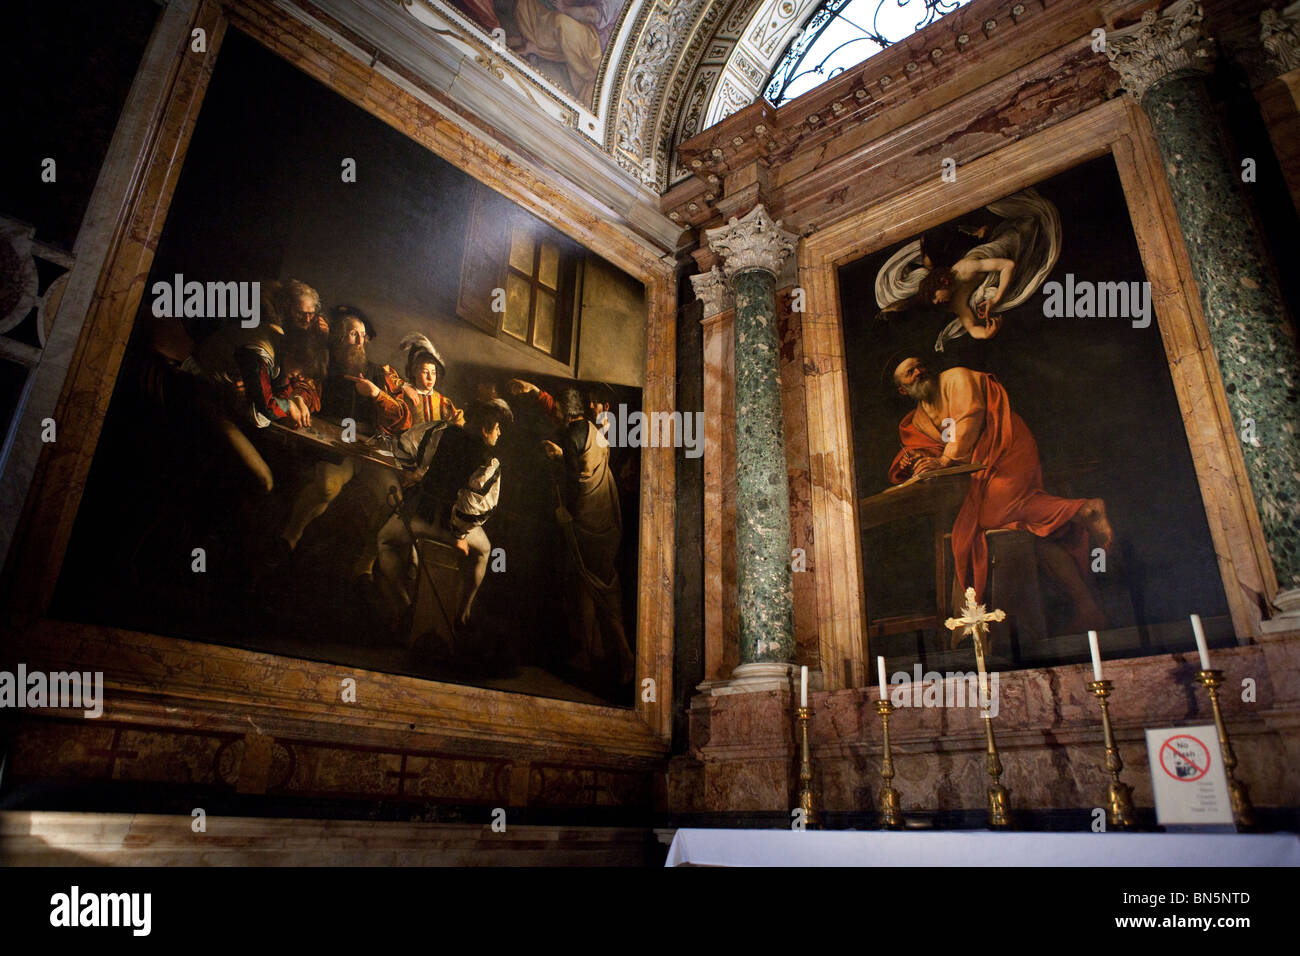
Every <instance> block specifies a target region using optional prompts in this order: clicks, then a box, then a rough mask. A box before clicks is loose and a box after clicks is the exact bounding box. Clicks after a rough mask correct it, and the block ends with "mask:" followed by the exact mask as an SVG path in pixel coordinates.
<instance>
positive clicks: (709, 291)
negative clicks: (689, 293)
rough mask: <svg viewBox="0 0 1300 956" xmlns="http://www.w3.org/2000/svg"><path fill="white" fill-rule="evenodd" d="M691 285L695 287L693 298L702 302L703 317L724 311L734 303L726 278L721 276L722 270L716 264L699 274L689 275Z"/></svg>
mask: <svg viewBox="0 0 1300 956" xmlns="http://www.w3.org/2000/svg"><path fill="white" fill-rule="evenodd" d="M691 287H692V288H694V289H695V298H697V299H699V300H700V301H701V302H703V303H704V317H705V318H706V319H707V318H708V317H709V316H711V315H717V314H718V313H719V312H726V311H727V310H728V309H730V308H732V307H733V305H734V304H735V300H734V299H733V298H732V295H731V289H730V288H728V286H727V280H726V279H725V278H723V275H722V272H721V270H719V269H718V267H717V266H714V267H713V268H712V269H710V270H709V271H708V272H701V273H700V274H699V275H694V276H691Z"/></svg>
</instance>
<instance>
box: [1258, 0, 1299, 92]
mask: <svg viewBox="0 0 1300 956" xmlns="http://www.w3.org/2000/svg"><path fill="white" fill-rule="evenodd" d="M1259 27H1260V29H1259V41H1260V43H1262V44H1263V45H1264V49H1265V50H1266V51H1267V52H1268V62H1269V64H1270V65H1271V66H1272V67H1274V68H1275V69H1276V70H1277V72H1278V73H1279V74H1280V73H1289V72H1291V71H1292V70H1294V69H1297V68H1300V2H1297V3H1293V4H1291V6H1289V7H1287V8H1286V9H1285V10H1282V11H1280V12H1279V11H1277V10H1265V11H1264V12H1263V13H1261V14H1260V15H1259Z"/></svg>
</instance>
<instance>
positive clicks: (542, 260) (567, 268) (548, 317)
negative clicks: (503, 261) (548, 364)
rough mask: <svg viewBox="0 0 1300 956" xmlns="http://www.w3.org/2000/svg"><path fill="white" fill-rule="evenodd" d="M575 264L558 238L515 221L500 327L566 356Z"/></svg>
mask: <svg viewBox="0 0 1300 956" xmlns="http://www.w3.org/2000/svg"><path fill="white" fill-rule="evenodd" d="M575 265H576V263H575V261H574V260H573V258H572V257H571V256H566V255H565V254H564V251H563V250H562V249H561V248H560V245H559V243H557V242H555V241H554V240H552V239H546V238H539V237H538V236H536V235H535V234H534V233H533V232H532V231H530V230H529V229H527V228H526V227H524V226H516V227H515V228H514V230H513V231H512V232H511V234H510V256H509V261H508V262H507V265H506V286H505V290H506V301H505V306H506V308H505V314H504V316H503V318H502V323H501V331H502V332H503V333H504V334H505V335H508V336H510V337H511V338H514V339H517V340H519V341H520V342H524V343H526V344H528V345H531V346H532V347H533V348H535V349H539V350H540V351H542V352H545V353H546V354H547V355H550V356H552V357H553V358H558V359H560V360H561V361H564V360H566V359H567V358H568V352H569V340H570V331H571V329H570V326H571V313H572V310H571V309H570V308H569V306H568V302H567V299H568V295H567V294H566V293H568V292H569V290H570V289H571V281H570V280H571V277H572V275H573V272H574V268H575Z"/></svg>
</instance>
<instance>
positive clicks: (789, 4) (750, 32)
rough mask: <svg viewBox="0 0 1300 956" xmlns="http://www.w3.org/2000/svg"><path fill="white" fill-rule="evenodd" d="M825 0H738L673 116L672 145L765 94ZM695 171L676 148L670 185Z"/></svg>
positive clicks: (699, 64) (708, 46)
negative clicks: (783, 59) (792, 45)
mask: <svg viewBox="0 0 1300 956" xmlns="http://www.w3.org/2000/svg"><path fill="white" fill-rule="evenodd" d="M821 2H822V0H738V2H736V3H734V4H733V5H732V10H731V13H730V15H729V16H728V17H727V18H726V20H725V21H724V22H723V23H722V25H721V27H719V29H718V31H717V33H716V34H715V35H714V36H713V37H712V38H711V39H710V42H709V43H708V45H707V50H706V51H705V53H704V55H703V56H702V58H701V60H700V62H699V63H698V64H696V66H695V69H694V72H693V73H692V75H691V79H690V82H689V83H688V84H687V89H688V90H689V92H688V93H687V94H686V97H685V99H684V101H683V102H682V104H681V108H680V109H679V110H678V111H677V114H676V115H675V116H674V117H673V127H672V130H671V139H672V145H673V146H675V145H676V144H677V143H681V142H684V141H686V140H688V139H690V138H691V137H692V136H695V135H696V134H697V133H700V132H702V131H704V130H706V129H708V128H709V127H710V126H713V125H714V124H715V123H718V122H720V121H722V120H724V119H726V118H727V117H728V116H730V115H731V114H732V113H735V112H736V111H737V110H741V109H744V108H745V107H746V106H748V105H749V104H750V103H753V102H754V101H755V100H756V99H758V98H759V97H760V96H762V95H763V87H764V86H766V85H767V81H768V78H769V77H770V76H771V75H772V71H773V70H774V69H775V68H776V64H777V62H778V61H779V60H780V59H781V56H782V55H783V54H784V53H785V51H786V49H787V48H788V47H789V46H790V43H791V42H792V41H793V40H794V38H795V37H796V36H797V35H798V33H799V31H800V30H802V29H803V27H804V24H805V23H807V22H808V19H809V17H811V16H812V15H813V14H814V13H815V12H816V11H817V8H818V7H820V6H821ZM688 175H690V170H689V169H686V168H684V167H682V166H681V164H680V160H679V159H678V158H677V157H676V155H675V154H674V157H673V164H672V168H671V169H670V170H669V175H668V185H673V184H675V183H677V182H680V181H681V180H682V179H685V178H686V177H687V176H688Z"/></svg>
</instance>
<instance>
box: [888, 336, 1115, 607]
mask: <svg viewBox="0 0 1300 956" xmlns="http://www.w3.org/2000/svg"><path fill="white" fill-rule="evenodd" d="M884 374H885V375H886V376H889V381H890V382H891V387H892V388H893V389H895V390H896V391H897V393H898V394H899V395H904V396H906V397H907V398H910V399H912V400H913V401H914V402H915V403H916V407H915V408H914V409H913V410H912V411H910V412H908V413H907V414H906V415H904V416H903V419H902V421H901V422H900V423H899V426H898V432H899V437H900V438H901V440H902V445H903V448H902V450H901V451H899V452H898V454H897V455H895V456H894V460H893V463H892V464H891V465H890V468H889V480H890V481H891V482H892V483H894V484H899V483H900V482H903V481H906V480H907V479H908V478H911V477H913V476H919V475H924V474H926V473H927V472H930V471H935V470H937V469H940V468H946V467H949V466H951V465H958V464H969V463H978V464H981V465H983V466H984V468H983V469H982V470H981V471H976V472H973V473H972V474H971V476H970V490H969V491H968V492H967V494H966V499H965V500H964V501H963V502H962V506H961V510H960V511H959V512H958V513H957V519H956V521H955V522H954V523H953V528H952V554H953V561H954V567H955V568H956V574H957V579H958V582H959V586H960V587H961V588H962V590H965V589H966V588H969V587H973V588H974V589H975V594H976V598H977V600H981V601H982V600H984V588H985V584H986V583H987V581H988V545H987V543H986V541H985V538H984V532H985V531H991V530H995V529H1001V528H1009V529H1014V530H1019V531H1028V532H1031V533H1032V534H1034V535H1036V536H1037V538H1038V541H1037V544H1038V545H1039V547H1038V548H1037V553H1038V555H1039V558H1040V559H1041V560H1042V562H1043V564H1044V565H1045V566H1046V568H1047V571H1048V573H1049V574H1050V575H1051V576H1052V578H1053V579H1054V580H1056V582H1057V583H1058V584H1060V585H1061V587H1062V589H1063V590H1064V591H1065V592H1066V594H1067V595H1068V596H1069V598H1070V600H1071V603H1072V605H1073V609H1074V612H1073V614H1074V616H1073V619H1072V620H1071V621H1070V624H1069V625H1068V630H1069V632H1070V633H1075V632H1078V631H1086V630H1101V629H1103V628H1105V627H1107V626H1108V625H1107V620H1106V614H1105V612H1104V611H1103V610H1102V608H1101V606H1100V604H1099V603H1098V602H1097V600H1096V598H1095V597H1094V596H1093V593H1092V590H1091V589H1090V588H1089V587H1088V583H1087V582H1088V573H1089V568H1088V557H1089V554H1088V544H1089V538H1091V540H1092V543H1093V544H1094V545H1095V546H1097V547H1101V548H1105V549H1109V548H1110V547H1111V545H1112V543H1113V538H1114V534H1113V531H1112V529H1111V526H1110V522H1109V520H1108V518H1107V515H1106V503H1105V502H1104V501H1103V500H1102V499H1100V498H1057V497H1055V496H1053V495H1049V494H1048V493H1047V492H1045V491H1044V490H1043V474H1042V466H1041V465H1040V463H1039V459H1038V444H1037V443H1036V442H1035V441H1034V436H1033V433H1032V432H1030V430H1029V426H1028V425H1026V424H1025V422H1024V419H1022V418H1021V417H1020V416H1019V415H1017V414H1016V413H1015V412H1013V411H1012V410H1011V400H1010V399H1009V398H1008V397H1007V393H1006V389H1004V388H1003V387H1002V385H1001V383H999V382H998V380H997V378H996V377H994V376H993V375H989V374H987V373H984V372H976V371H972V370H971V369H968V368H961V367H957V368H950V369H945V370H944V371H943V372H941V373H939V374H936V373H935V372H934V371H932V370H931V369H930V368H929V367H928V366H927V365H926V364H925V361H924V360H923V359H922V358H920V357H919V356H918V355H909V354H904V355H895V356H893V357H891V358H890V359H889V360H888V362H887V364H886V367H885V369H884Z"/></svg>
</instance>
